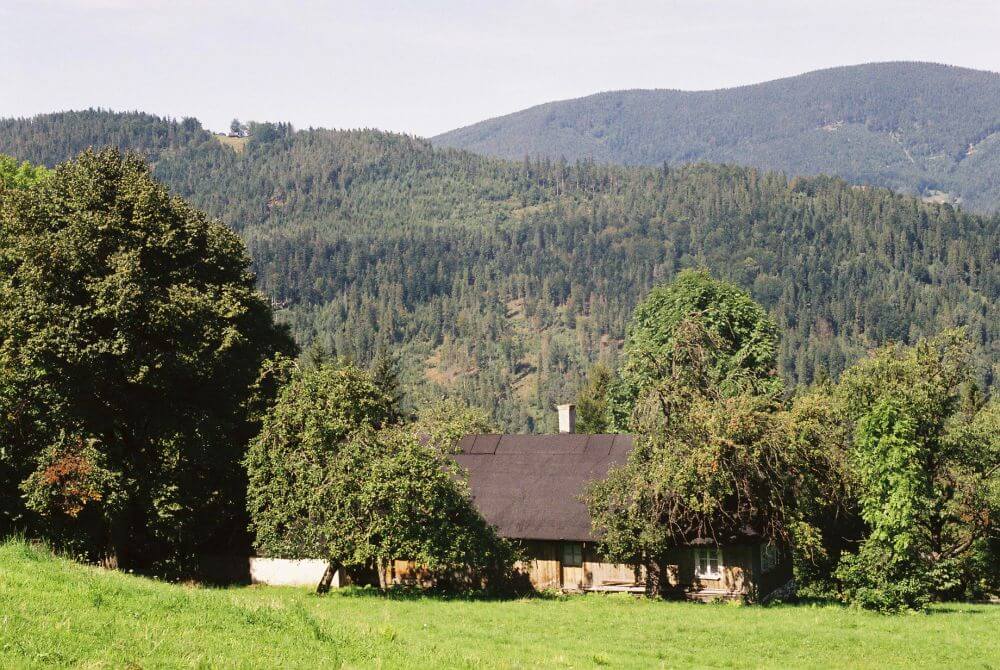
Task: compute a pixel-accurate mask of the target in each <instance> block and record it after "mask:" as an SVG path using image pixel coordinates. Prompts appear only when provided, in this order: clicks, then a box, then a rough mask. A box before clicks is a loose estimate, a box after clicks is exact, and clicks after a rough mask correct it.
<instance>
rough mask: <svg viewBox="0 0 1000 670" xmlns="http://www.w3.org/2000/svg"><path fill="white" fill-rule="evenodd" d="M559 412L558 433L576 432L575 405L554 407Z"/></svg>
mask: <svg viewBox="0 0 1000 670" xmlns="http://www.w3.org/2000/svg"><path fill="white" fill-rule="evenodd" d="M556 409H558V410H559V432H560V433H575V432H576V405H572V404H570V405H556Z"/></svg>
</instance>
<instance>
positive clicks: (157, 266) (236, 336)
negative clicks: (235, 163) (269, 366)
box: [0, 150, 294, 564]
mask: <svg viewBox="0 0 1000 670" xmlns="http://www.w3.org/2000/svg"><path fill="white" fill-rule="evenodd" d="M248 268H249V258H248V256H247V253H246V251H245V248H244V246H243V244H242V242H241V241H240V240H239V238H238V237H237V236H236V235H235V234H233V233H232V232H230V231H229V230H228V229H226V228H225V227H224V226H222V225H221V224H218V223H215V222H213V221H211V220H209V219H208V218H207V217H206V216H205V215H204V214H202V213H201V212H199V211H197V210H195V209H193V208H192V207H190V206H189V205H187V204H186V203H185V202H184V201H182V200H181V199H179V198H175V197H171V196H170V195H169V194H168V193H167V190H166V189H165V188H164V187H163V186H161V185H160V184H158V183H157V182H156V181H154V180H153V179H152V178H151V177H150V174H149V169H148V167H147V166H146V164H145V163H144V162H143V161H142V160H140V159H138V158H136V157H132V156H123V155H121V154H120V153H119V152H118V151H115V150H107V151H103V152H99V153H95V152H90V151H88V152H85V153H84V154H81V155H80V156H79V158H77V159H76V160H74V161H70V162H68V163H66V164H64V165H62V166H60V167H58V168H57V169H56V170H55V171H54V172H52V173H51V174H49V175H48V176H47V177H46V178H44V179H35V183H33V184H29V185H28V186H27V187H25V188H19V189H13V190H11V189H8V190H0V380H2V382H0V413H2V417H3V420H4V421H3V424H2V425H0V473H2V476H3V486H2V488H3V491H4V494H3V499H2V508H3V509H2V512H0V513H2V514H3V517H2V518H0V521H2V522H3V523H4V524H5V525H7V526H15V527H22V528H32V529H39V528H41V529H42V530H44V531H45V532H46V533H48V534H49V535H50V536H52V537H53V538H55V539H58V540H67V541H68V540H74V541H76V542H78V543H79V546H80V547H81V549H86V550H88V551H94V552H103V553H106V554H107V556H108V557H109V558H111V559H112V560H117V561H118V562H120V563H122V564H132V563H144V562H148V561H151V560H155V559H159V558H165V557H169V556H176V555H178V554H183V553H186V552H191V551H194V550H196V549H198V548H199V547H201V546H204V544H205V543H206V542H209V541H212V542H213V543H214V544H213V546H214V547H215V548H216V549H217V548H218V547H219V544H218V543H219V541H220V538H221V539H225V538H229V539H233V540H235V539H236V538H240V537H242V536H243V531H242V528H244V527H245V517H244V515H243V514H242V513H241V510H242V509H243V507H244V505H243V503H242V501H243V499H244V495H245V478H244V476H243V474H242V472H241V469H240V467H239V463H240V460H241V458H242V455H243V451H244V448H245V445H246V443H247V441H248V440H249V438H250V436H251V435H252V434H253V433H254V432H255V431H256V427H255V426H254V425H253V422H252V421H251V420H250V418H249V416H248V409H249V407H250V404H251V402H250V401H251V388H252V387H253V386H254V382H255V380H256V379H257V378H258V376H259V374H260V371H261V367H262V364H263V363H264V361H265V360H267V359H269V358H270V357H272V356H274V355H275V354H276V353H278V352H283V351H284V352H289V353H290V352H291V350H292V349H293V346H294V345H293V344H292V343H291V341H290V340H289V338H288V336H287V335H286V333H285V332H284V331H283V330H282V329H280V328H278V327H277V326H276V325H275V323H274V322H273V319H272V314H271V310H270V307H269V306H268V304H267V303H266V302H265V301H264V300H263V298H262V297H261V296H260V295H259V294H258V293H257V292H256V291H255V289H254V278H253V275H252V274H251V273H250V272H249V269H248ZM19 489H20V491H19ZM21 492H23V494H24V498H23V499H22V498H21V496H20V495H19V494H20V493H21ZM25 502H26V503H27V507H25V505H24V503H25Z"/></svg>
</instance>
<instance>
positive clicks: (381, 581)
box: [375, 560, 389, 591]
mask: <svg viewBox="0 0 1000 670" xmlns="http://www.w3.org/2000/svg"><path fill="white" fill-rule="evenodd" d="M375 565H377V566H378V585H379V588H380V589H382V590H383V591H385V590H386V589H387V588H388V587H389V584H388V580H387V579H386V577H385V571H386V565H385V563H383V562H382V561H381V560H379V561H376V563H375Z"/></svg>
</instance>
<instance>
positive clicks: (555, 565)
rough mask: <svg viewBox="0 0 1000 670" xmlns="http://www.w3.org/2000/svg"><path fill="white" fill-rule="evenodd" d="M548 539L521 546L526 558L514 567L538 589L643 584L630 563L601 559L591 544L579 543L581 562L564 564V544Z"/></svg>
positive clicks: (613, 586)
mask: <svg viewBox="0 0 1000 670" xmlns="http://www.w3.org/2000/svg"><path fill="white" fill-rule="evenodd" d="M564 544H565V543H563V542H558V541H549V540H533V541H529V542H526V543H525V545H524V548H525V553H526V554H527V556H528V560H526V561H522V562H520V563H519V564H518V565H517V566H516V567H517V569H518V570H519V571H520V572H522V573H523V574H526V575H527V576H528V578H529V579H530V581H531V585H532V586H533V587H534V588H536V589H538V590H540V591H544V590H548V589H563V590H568V591H586V590H601V589H609V590H620V589H627V588H639V587H642V586H643V581H644V579H645V577H644V576H643V575H642V574H641V572H640V574H639V575H638V577H637V575H636V572H635V570H634V569H633V568H632V567H631V566H627V565H618V564H615V563H608V562H606V561H603V560H601V557H600V556H599V555H598V554H597V548H596V547H595V546H594V545H593V544H592V543H582V557H583V561H582V565H580V566H569V565H563V560H562V559H563V545H564Z"/></svg>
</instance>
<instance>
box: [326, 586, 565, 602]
mask: <svg viewBox="0 0 1000 670" xmlns="http://www.w3.org/2000/svg"><path fill="white" fill-rule="evenodd" d="M313 595H315V596H316V597H319V598H322V597H325V596H326V595H336V596H337V597H340V598H377V599H381V600H395V601H417V600H438V601H442V602H445V601H465V602H472V601H476V602H504V601H514V600H545V601H556V600H567V599H569V598H572V597H573V596H572V595H569V594H565V593H560V592H556V591H510V592H493V591H481V590H468V591H451V590H445V589H434V588H427V587H420V586H407V585H396V586H392V587H390V588H388V589H386V590H385V591H383V590H381V589H379V588H378V587H375V586H343V587H341V588H339V589H334V590H332V591H331V592H330V593H329V594H318V593H314V594H313Z"/></svg>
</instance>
